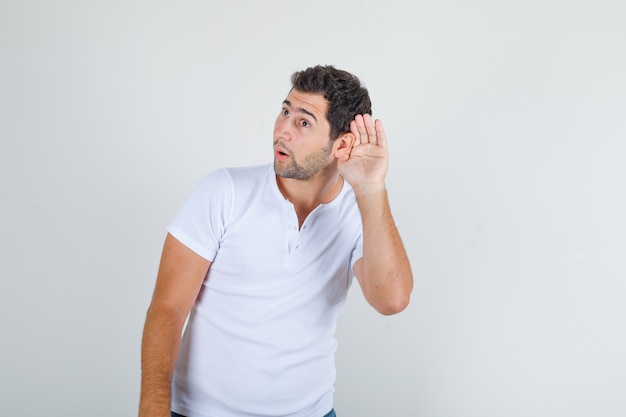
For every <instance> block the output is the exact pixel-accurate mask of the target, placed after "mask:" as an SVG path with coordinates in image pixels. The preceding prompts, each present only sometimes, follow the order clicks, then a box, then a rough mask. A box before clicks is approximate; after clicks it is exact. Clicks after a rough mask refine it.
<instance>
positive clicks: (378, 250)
mask: <svg viewBox="0 0 626 417" xmlns="http://www.w3.org/2000/svg"><path fill="white" fill-rule="evenodd" d="M350 131H351V134H352V135H354V144H353V146H352V149H351V151H350V153H349V154H347V155H344V156H343V157H341V158H339V161H338V168H339V172H340V173H341V175H342V176H343V177H344V179H345V180H346V181H348V183H349V184H350V185H351V186H352V188H353V189H354V193H355V195H356V198H357V203H358V205H359V209H360V211H361V217H362V219H363V257H362V258H361V259H359V260H358V261H357V262H355V264H354V274H355V275H356V277H357V280H358V281H359V284H360V285H361V289H362V290H363V294H364V295H365V298H366V299H367V301H368V302H369V303H370V304H371V305H372V306H373V307H374V308H375V309H376V310H377V311H378V312H380V313H382V314H395V313H398V312H400V311H402V310H404V309H405V308H406V306H407V305H408V304H409V298H410V295H411V291H412V290H413V274H412V272H411V266H410V264H409V259H408V256H407V254H406V251H405V250H404V245H403V244H402V240H401V239H400V234H399V233H398V229H397V228H396V225H395V222H394V221H393V217H392V215H391V209H390V208H389V201H388V199H387V190H386V188H385V176H386V175H387V167H388V160H389V156H388V150H387V138H386V136H385V131H384V129H383V125H382V123H381V122H380V120H376V122H373V121H372V118H371V117H370V116H369V115H367V114H366V115H364V116H361V115H358V116H356V118H355V120H354V121H352V123H351V124H350Z"/></svg>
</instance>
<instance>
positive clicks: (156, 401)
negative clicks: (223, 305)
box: [139, 234, 211, 417]
mask: <svg viewBox="0 0 626 417" xmlns="http://www.w3.org/2000/svg"><path fill="white" fill-rule="evenodd" d="M210 265H211V262H209V261H208V260H206V259H204V258H202V257H201V256H199V255H197V254H196V253H195V252H193V251H192V250H191V249H189V248H187V247H186V246H185V245H183V244H182V243H181V242H179V241H178V240H176V239H175V238H174V237H173V236H172V235H170V234H168V235H167V237H166V238H165V244H164V246H163V254H162V256H161V264H160V266H159V272H158V275H157V282H156V286H155V289H154V294H153V296H152V302H151V304H150V308H149V309H148V313H147V316H146V323H145V326H144V331H143V341H142V347H141V399H140V404H139V417H170V400H171V388H170V385H171V380H172V374H173V372H174V366H175V364H176V357H177V356H178V350H179V347H180V337H181V332H182V328H183V325H184V323H185V320H186V319H187V315H188V314H189V311H190V310H191V307H192V306H193V303H194V302H195V300H196V298H197V297H198V293H199V292H200V288H201V286H202V282H203V281H204V278H205V276H206V274H207V272H208V270H209V267H210Z"/></svg>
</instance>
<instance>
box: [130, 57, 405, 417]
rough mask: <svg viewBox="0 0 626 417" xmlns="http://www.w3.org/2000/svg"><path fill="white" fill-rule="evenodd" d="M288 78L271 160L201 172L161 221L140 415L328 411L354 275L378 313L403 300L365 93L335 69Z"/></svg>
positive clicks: (378, 130) (285, 415) (382, 153)
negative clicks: (341, 320) (163, 231)
mask: <svg viewBox="0 0 626 417" xmlns="http://www.w3.org/2000/svg"><path fill="white" fill-rule="evenodd" d="M292 84H293V88H292V89H291V91H290V92H289V94H288V95H287V97H286V98H285V100H284V101H283V103H282V109H281V111H280V113H279V115H278V118H277V119H276V123H275V126H274V140H273V144H274V163H273V164H268V165H263V166H258V167H250V168H230V169H221V170H218V171H215V172H213V173H211V174H209V175H208V176H207V177H205V178H204V179H203V180H202V181H201V182H200V183H199V184H198V186H197V187H196V188H195V190H194V191H193V193H192V194H191V196H190V197H189V199H188V200H187V201H186V202H185V204H184V205H183V207H182V208H181V210H180V211H179V213H178V214H177V215H176V217H175V218H174V220H173V222H172V223H171V224H170V226H169V227H168V234H167V237H166V239H165V244H164V248H163V254H162V258H161V264H160V267H159V272H158V277H157V282H156V287H155V290H154V295H153V299H152V303H151V305H150V308H149V310H148V314H147V318H146V324H145V329H144V335H143V346H142V386H141V402H140V412H139V415H140V417H169V416H170V410H171V412H172V416H176V415H183V416H187V417H253V416H254V417H260V416H267V417H270V416H275V417H278V416H281V417H323V416H334V411H332V408H333V392H334V388H333V384H334V380H335V367H334V353H335V347H336V342H335V339H334V332H335V326H336V319H337V317H338V315H339V313H340V311H341V309H342V307H343V305H344V302H345V299H346V294H347V291H348V289H349V286H350V284H351V280H352V276H353V274H354V276H356V278H357V280H358V282H359V284H360V286H361V288H362V290H363V293H364V295H365V297H366V299H367V301H368V302H369V303H370V304H371V305H372V306H373V307H374V308H375V309H376V310H378V311H379V312H380V313H382V314H394V313H398V312H400V311H402V310H403V309H404V308H405V307H406V306H407V304H408V303H409V296H410V293H411V290H412V288H413V277H412V274H411V268H410V266H409V261H408V258H407V255H406V252H405V250H404V248H403V245H402V242H401V240H400V236H399V234H398V231H397V229H396V226H395V223H394V221H393V218H392V216H391V212H390V209H389V203H388V200H387V193H386V190H385V182H384V181H385V176H386V173H387V166H388V153H387V139H386V137H385V132H384V130H383V126H382V124H381V122H380V121H379V120H376V121H373V120H372V118H371V103H370V99H369V95H368V92H367V90H366V89H365V88H364V87H362V86H361V83H360V81H359V80H358V78H356V77H355V76H353V75H352V74H350V73H348V72H345V71H341V70H338V69H335V68H334V67H332V66H325V67H323V66H316V67H313V68H308V69H306V70H304V71H301V72H296V73H294V74H293V76H292ZM190 312H191V314H190V315H189V322H188V326H187V328H186V330H185V334H184V336H183V338H182V341H181V339H180V334H181V331H182V328H183V325H184V323H185V320H186V318H187V316H188V314H189V313H190Z"/></svg>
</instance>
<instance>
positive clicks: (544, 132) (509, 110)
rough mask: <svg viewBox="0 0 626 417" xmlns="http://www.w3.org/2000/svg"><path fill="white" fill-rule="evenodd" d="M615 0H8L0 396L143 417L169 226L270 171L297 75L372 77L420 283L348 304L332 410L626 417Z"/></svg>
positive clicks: (16, 405) (623, 117) (19, 406)
mask: <svg viewBox="0 0 626 417" xmlns="http://www.w3.org/2000/svg"><path fill="white" fill-rule="evenodd" d="M623 16H624V7H623V6H622V2H620V1H617V0H616V1H613V2H611V1H603V0H599V1H555V0H543V1H534V0H531V1H524V2H522V1H516V2H502V1H486V0H478V1H473V2H469V1H461V0H444V1H440V2H433V1H429V2H425V1H417V2H410V1H393V0H387V1H375V0H346V1H342V2H339V1H337V2H329V1H316V2H292V1H263V2H253V1H248V2H234V1H233V2H215V1H179V2H166V1H139V0H127V1H111V0H108V1H78V0H76V1H55V2H52V1H43V0H20V1H18V0H1V2H0V64H1V65H0V138H1V144H0V181H1V192H2V204H1V205H0V278H1V290H0V313H1V315H0V326H1V332H2V343H1V347H0V349H1V353H0V404H1V405H2V413H3V414H6V415H21V416H40V415H54V416H56V415H67V416H114V415H115V416H122V415H124V416H127V415H134V414H135V413H136V408H137V402H138V393H139V371H140V369H139V349H140V338H141V330H142V327H143V320H144V315H145V311H146V308H147V307H148V303H149V300H150V296H151V292H152V287H153V283H154V278H155V274H156V269H157V266H158V260H159V256H160V250H161V245H162V241H163V238H164V236H165V227H166V225H167V224H168V222H169V220H170V219H171V217H172V216H173V214H174V212H175V211H176V210H177V209H178V207H179V206H180V204H181V203H182V201H183V200H184V198H185V197H186V196H187V194H188V192H189V191H190V190H191V188H192V187H193V185H194V184H195V183H196V182H197V181H198V180H199V179H200V178H201V177H202V176H203V175H205V174H206V173H207V172H209V171H211V170H213V169H216V168H218V167H221V166H240V165H250V164H257V163H264V162H269V161H270V160H271V158H272V150H271V132H272V126H273V121H274V118H275V117H276V115H277V113H278V111H279V109H280V103H281V101H282V99H283V98H284V96H285V95H286V94H287V92H288V89H289V76H290V74H291V73H292V72H293V71H296V70H299V69H303V68H305V67H307V66H311V65H315V64H334V65H336V66H337V67H340V68H344V69H347V70H349V71H351V72H354V73H355V74H357V75H358V76H359V77H360V78H361V79H362V80H363V81H364V82H365V84H366V85H367V87H368V88H369V90H370V92H371V96H372V99H373V103H374V114H375V116H376V117H380V118H381V119H382V120H383V121H384V123H385V126H386V128H387V133H388V137H389V142H390V149H391V167H390V172H389V176H388V188H389V193H390V198H391V201H392V205H393V210H394V213H395V218H396V221H397V223H398V224H399V226H400V230H401V234H402V236H403V239H404V241H405V245H406V247H407V249H408V252H409V254H410V258H411V262H412V265H413V269H414V273H415V279H416V281H415V291H414V295H413V299H412V304H411V306H410V307H409V308H408V309H407V310H406V311H405V312H403V313H402V314H400V315H398V316H394V317H382V316H379V315H377V314H376V313H375V312H374V311H373V310H372V309H371V308H369V307H368V306H367V305H366V304H365V302H364V301H363V299H362V295H361V293H360V290H359V289H358V286H356V285H355V286H354V287H353V291H352V292H351V294H350V297H349V301H348V304H347V306H346V310H345V313H344V315H343V316H342V318H341V320H340V323H339V330H338V335H337V336H338V339H339V351H338V353H337V367H338V372H339V376H338V380H337V393H336V409H337V411H338V413H339V415H340V416H341V417H378V416H398V417H409V416H411V417H413V416H419V417H461V416H462V417H474V416H476V417H478V416H481V417H485V416H487V417H491V416H493V417H496V416H498V417H499V416H510V417H515V416H534V417H544V416H545V417H553V416H568V417H573V416H581V417H582V416H591V415H593V416H602V417H612V416H615V417H617V416H624V415H626V395H625V393H626V302H625V300H626V216H625V213H626V184H625V183H626V163H625V162H626V145H625V140H626V76H625V74H626V25H624V19H623Z"/></svg>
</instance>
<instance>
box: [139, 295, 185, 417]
mask: <svg viewBox="0 0 626 417" xmlns="http://www.w3.org/2000/svg"><path fill="white" fill-rule="evenodd" d="M183 324H184V319H182V320H181V319H180V318H179V317H178V316H177V314H175V313H173V312H172V311H168V308H167V307H157V306H151V307H150V309H149V310H148V314H147V316H146V324H145V327H144V332H143V340H142V347H141V399H140V404H139V417H170V400H171V380H172V374H173V371H174V365H175V363H176V357H177V355H178V350H179V348H180V334H181V331H182V326H183Z"/></svg>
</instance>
